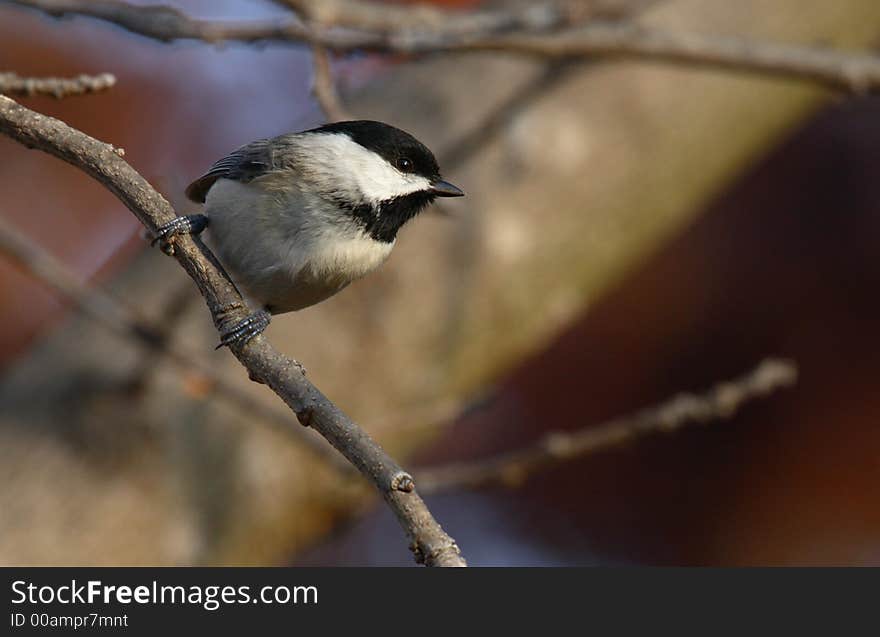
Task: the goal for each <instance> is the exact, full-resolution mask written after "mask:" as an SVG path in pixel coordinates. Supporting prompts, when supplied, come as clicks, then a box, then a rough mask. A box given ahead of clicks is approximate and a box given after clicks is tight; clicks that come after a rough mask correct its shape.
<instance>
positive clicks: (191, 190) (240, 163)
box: [186, 136, 286, 203]
mask: <svg viewBox="0 0 880 637" xmlns="http://www.w3.org/2000/svg"><path fill="white" fill-rule="evenodd" d="M284 137H286V136H282V137H273V138H271V139H258V140H257V141H255V142H251V143H250V144H247V145H245V146H242V147H241V148H239V149H238V150H235V151H233V152H232V153H230V154H229V155H227V156H226V157H224V158H223V159H221V160H220V161H218V162H217V163H215V164H214V165H213V166H211V168H210V170H208V172H206V173H205V174H204V175H202V176H201V177H199V178H198V179H196V180H195V181H194V182H192V183H191V184H190V185H189V186H187V188H186V196H187V197H189V198H190V199H191V200H192V201H195V202H197V203H205V197H207V195H208V191H209V190H210V189H211V186H213V185H214V182H216V181H217V180H218V179H234V180H235V181H241V182H244V183H247V182H249V181H251V180H253V179H255V178H257V177H259V176H260V175H264V174H266V173H268V172H270V171H272V170H275V169H277V168H280V166H276V165H275V152H274V150H275V147H276V146H277V145H278V144H279V142H281V141H282V140H283V139H284Z"/></svg>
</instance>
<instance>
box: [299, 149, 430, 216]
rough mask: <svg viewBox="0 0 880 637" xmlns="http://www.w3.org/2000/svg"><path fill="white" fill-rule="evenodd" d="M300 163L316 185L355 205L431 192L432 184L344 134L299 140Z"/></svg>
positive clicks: (301, 167)
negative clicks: (303, 160) (301, 158)
mask: <svg viewBox="0 0 880 637" xmlns="http://www.w3.org/2000/svg"><path fill="white" fill-rule="evenodd" d="M297 141H298V143H297V145H298V146H299V152H301V153H303V154H304V155H306V156H307V157H308V161H307V162H300V163H299V166H300V169H301V170H305V169H308V172H309V175H310V177H311V178H312V179H313V180H314V181H315V185H316V186H317V187H318V188H320V189H322V190H323V191H324V192H338V193H339V194H340V195H342V196H343V197H346V198H348V199H350V200H353V201H363V202H364V203H371V204H377V203H379V202H381V201H387V200H389V199H393V198H394V197H400V196H403V195H408V194H410V193H413V192H418V191H420V190H427V189H428V188H430V186H431V182H430V181H428V180H427V179H426V178H425V177H422V176H421V175H409V174H405V173H402V172H400V171H399V170H397V169H396V168H395V167H394V166H392V165H391V164H389V163H388V162H387V161H385V159H383V158H382V157H380V156H379V155H377V154H376V153H374V152H373V151H371V150H368V149H366V148H364V147H363V146H361V145H360V144H358V143H357V142H355V141H353V140H352V139H351V138H350V137H348V135H345V134H341V133H310V134H308V135H303V136H302V137H301V138H300V139H299V140H297Z"/></svg>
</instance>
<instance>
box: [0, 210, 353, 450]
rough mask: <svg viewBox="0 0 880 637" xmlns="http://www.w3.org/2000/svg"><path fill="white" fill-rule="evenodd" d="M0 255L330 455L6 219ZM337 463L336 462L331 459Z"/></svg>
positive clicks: (0, 222)
mask: <svg viewBox="0 0 880 637" xmlns="http://www.w3.org/2000/svg"><path fill="white" fill-rule="evenodd" d="M0 254H2V255H3V256H5V257H7V258H9V259H10V260H12V261H13V262H14V263H15V264H16V265H18V266H19V267H20V268H21V269H22V270H23V271H24V272H25V273H27V274H29V275H30V276H32V277H34V278H35V279H37V280H39V281H41V282H43V283H44V284H46V285H47V286H49V287H50V288H52V289H53V290H55V291H56V292H57V293H59V294H60V295H61V296H63V297H64V298H66V299H68V300H70V301H71V302H73V303H74V304H75V305H76V306H77V308H79V309H80V310H81V311H82V312H83V314H84V315H86V316H88V317H89V318H90V319H92V320H94V321H95V322H97V323H98V324H100V325H103V326H104V327H106V328H107V329H109V330H110V331H111V332H114V333H115V334H118V335H119V336H122V337H123V338H126V339H131V340H133V341H135V342H137V343H140V344H141V345H144V346H146V347H147V348H148V349H149V350H150V351H153V352H156V353H158V354H160V355H161V356H163V357H166V358H167V359H168V360H170V361H171V362H172V363H174V364H175V365H177V366H178V367H180V368H181V369H182V370H183V371H187V372H190V373H195V374H197V375H198V376H199V377H200V378H201V379H203V380H204V381H205V382H206V383H207V384H208V385H210V387H211V388H212V389H213V390H214V391H215V392H216V394H217V395H218V396H219V397H221V398H223V399H225V400H227V401H229V402H231V403H232V404H234V405H235V406H236V407H238V408H239V409H241V410H242V412H244V413H246V414H248V415H249V416H254V417H256V418H257V420H259V421H261V422H266V423H269V424H272V425H273V426H274V427H275V428H277V429H279V430H280V431H284V432H285V433H287V434H289V435H292V436H293V437H294V438H295V439H296V440H297V441H298V442H302V443H304V444H306V445H307V446H308V447H309V448H310V449H311V450H312V451H314V452H316V453H317V454H319V455H320V456H321V457H323V458H325V459H330V458H334V459H335V458H338V456H337V455H336V454H333V456H330V455H329V454H328V453H327V452H328V451H329V450H328V449H327V446H326V445H324V444H321V443H320V441H318V440H316V439H315V438H313V437H311V436H308V435H306V431H305V430H303V429H302V428H301V427H299V426H298V425H297V426H295V427H293V426H291V425H295V424H296V423H294V422H292V419H291V416H290V413H289V412H282V411H281V410H278V409H273V408H271V407H269V406H267V405H265V404H263V403H262V402H260V401H259V400H256V399H255V398H254V397H253V396H251V395H250V394H248V393H247V392H246V391H244V390H243V389H242V388H241V387H239V386H238V385H237V384H235V383H233V382H231V381H229V380H227V379H225V378H224V377H223V376H222V375H221V374H220V373H219V372H217V370H216V368H215V367H214V366H212V365H211V364H210V363H208V362H207V361H205V360H203V359H202V358H201V357H199V356H198V355H197V354H194V353H192V352H189V351H186V350H185V349H183V348H182V347H181V346H180V345H179V344H178V343H174V342H172V339H171V338H170V336H171V335H170V334H169V333H168V331H167V330H166V329H164V328H163V327H162V326H160V325H157V324H155V323H154V322H152V321H149V320H147V319H146V318H144V317H142V316H139V315H138V314H137V313H136V312H135V311H134V310H132V309H131V308H129V307H128V306H126V305H124V304H123V303H122V302H120V301H118V300H117V299H115V298H114V297H113V296H112V295H110V294H109V293H107V292H105V291H103V290H101V289H100V288H98V287H96V286H92V285H88V284H86V283H84V282H83V281H82V280H80V279H79V277H77V276H76V275H74V274H73V273H72V272H71V271H70V269H69V268H68V267H67V266H66V265H64V264H63V263H62V262H61V261H59V260H58V259H56V258H55V257H54V256H52V255H51V254H49V253H48V252H46V251H45V250H44V249H43V248H41V247H40V246H38V245H37V244H36V243H34V242H33V241H31V240H30V239H28V238H27V237H25V236H24V235H22V234H21V233H20V232H18V231H17V230H15V229H13V228H12V227H11V226H10V225H9V224H8V223H7V222H6V221H5V220H4V219H3V217H2V216H0ZM331 461H334V460H331Z"/></svg>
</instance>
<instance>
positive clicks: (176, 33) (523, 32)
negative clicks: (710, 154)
mask: <svg viewBox="0 0 880 637" xmlns="http://www.w3.org/2000/svg"><path fill="white" fill-rule="evenodd" d="M3 1H5V2H7V3H12V4H16V5H21V6H25V7H30V8H33V9H37V10H40V11H43V12H44V13H48V14H50V15H55V16H62V15H68V14H69V15H82V16H90V17H93V18H98V19H101V20H105V21H107V22H112V23H114V24H116V25H118V26H121V27H122V28H125V29H127V30H129V31H131V32H133V33H138V34H140V35H143V36H146V37H150V38H154V39H157V40H161V41H163V42H168V41H172V40H181V39H196V40H204V41H207V42H220V41H239V42H257V41H267V42H286V43H294V44H320V45H322V46H324V47H326V48H327V49H329V50H332V51H336V52H347V51H354V50H364V51H373V52H382V53H407V54H420V53H443V52H445V53H450V52H460V53H478V52H489V51H505V52H509V53H515V54H519V55H530V56H535V57H543V58H607V59H633V60H644V61H652V62H664V63H675V64H681V65H687V66H698V67H705V68H712V69H720V70H727V71H737V72H748V73H758V74H765V75H770V76H775V77H780V78H789V79H795V80H801V81H810V82H814V83H816V84H819V85H821V86H825V87H826V88H831V89H835V90H842V91H846V92H850V93H865V92H876V91H878V90H880V57H878V56H875V55H868V54H848V53H842V52H839V51H833V50H828V49H822V48H816V47H806V46H797V45H786V44H776V43H771V42H760V41H753V40H748V39H742V38H732V37H722V36H715V35H705V34H696V33H681V32H677V33H672V32H667V31H662V30H657V29H648V28H644V27H640V26H637V25H634V24H631V23H626V22H621V23H618V22H611V23H598V22H591V23H589V24H587V25H586V26H583V27H577V28H563V29H555V30H550V31H548V29H549V28H550V27H549V26H548V25H547V24H546V23H544V22H541V21H540V20H536V19H534V18H528V19H527V18H522V17H521V19H519V21H518V22H517V21H515V22H516V23H517V24H518V25H519V26H518V28H511V29H501V28H497V29H495V28H493V29H487V30H479V29H477V30H474V29H469V30H464V31H463V30H461V29H460V28H459V27H457V26H455V21H454V20H450V21H447V23H446V24H447V27H448V30H444V28H442V27H440V26H437V27H436V28H435V29H433V30H432V29H430V28H426V27H425V26H424V25H423V26H422V27H421V28H419V29H416V28H414V27H413V28H406V29H403V30H391V31H389V30H388V29H378V30H363V29H361V30H358V29H333V28H330V29H327V28H325V27H322V28H320V29H317V28H312V27H310V26H308V25H305V24H304V23H302V22H301V21H299V20H281V21H274V22H269V23H266V22H244V23H236V22H229V21H225V22H224V21H212V20H196V19H193V18H190V17H189V16H187V15H186V14H184V13H182V12H180V11H178V10H177V9H174V8H172V7H168V6H163V5H150V6H139V5H131V4H127V3H125V2H121V1H120V0H95V1H92V0H90V1H88V2H86V1H85V0H0V2H3ZM293 4H300V5H302V7H305V6H306V5H309V6H312V5H314V6H318V4H317V3H314V2H301V3H297V2H294V3H293ZM355 4H361V3H355ZM541 6H544V5H541ZM395 11H401V12H409V11H415V9H414V8H413V7H396V8H395ZM419 11H421V9H419ZM538 13H540V12H538ZM472 15H474V14H472V13H470V14H465V16H464V17H468V16H472ZM526 15H530V14H528V12H527V14H526ZM559 15H561V16H563V18H560V20H564V19H567V20H570V19H571V18H570V16H568V14H565V13H564V12H563V13H562V14H559ZM566 16H567V17H566ZM495 17H496V19H499V20H500V18H499V16H495ZM557 17H559V16H557ZM325 18H326V19H330V18H329V17H327V16H325ZM340 19H341V18H340ZM416 23H418V22H416ZM562 23H564V21H563V22H560V24H562ZM432 24H433V23H432ZM498 24H500V22H496V23H495V26H496V27H497V26H498ZM450 25H451V26H450ZM542 25H543V26H542ZM374 26H375V25H374ZM456 29H458V30H456Z"/></svg>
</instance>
